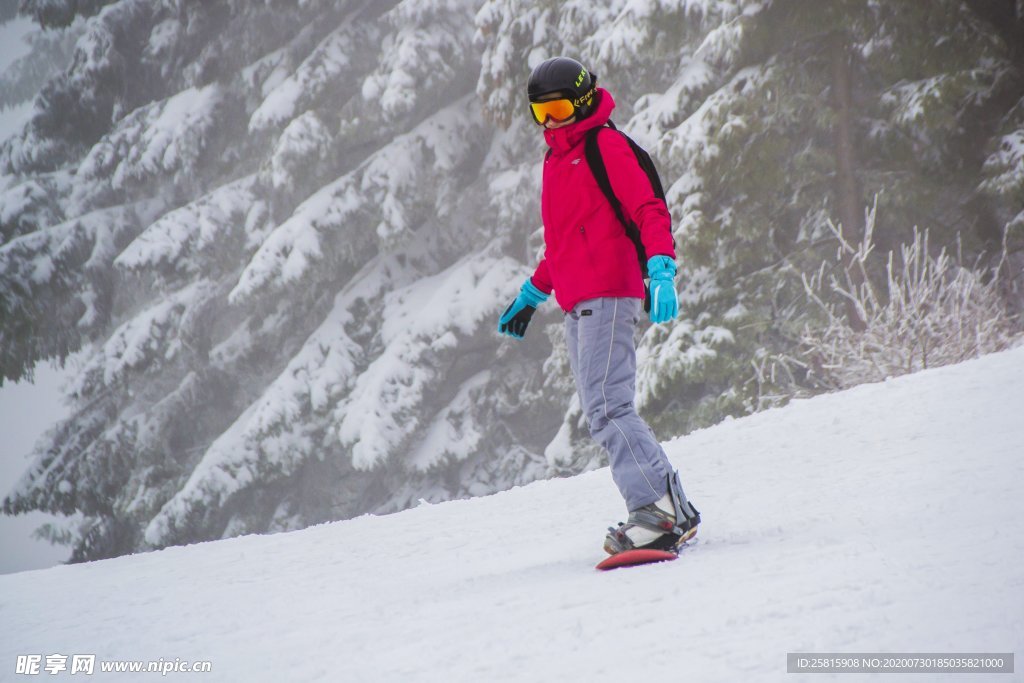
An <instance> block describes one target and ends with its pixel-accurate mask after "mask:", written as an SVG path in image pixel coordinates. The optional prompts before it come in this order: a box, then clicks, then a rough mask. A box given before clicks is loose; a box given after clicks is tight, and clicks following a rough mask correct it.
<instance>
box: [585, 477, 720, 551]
mask: <svg viewBox="0 0 1024 683" xmlns="http://www.w3.org/2000/svg"><path fill="white" fill-rule="evenodd" d="M698 524H700V513H699V512H698V511H697V508H695V507H693V504H692V503H690V502H689V501H688V500H686V495H685V494H683V487H682V486H681V485H680V483H679V473H678V472H673V473H672V474H670V475H669V477H668V493H666V494H665V495H664V496H662V497H661V498H660V499H659V500H657V501H656V502H654V503H651V504H649V505H645V506H643V507H642V508H639V509H637V510H633V511H632V512H630V513H629V518H628V519H627V520H626V521H625V522H619V526H618V528H615V527H608V535H607V536H606V537H605V539H604V549H605V551H606V552H607V553H608V554H609V555H616V554H618V553H621V552H624V551H626V550H636V549H639V548H644V549H652V550H667V551H669V552H675V551H676V550H678V549H679V547H680V546H681V545H682V544H684V543H686V542H687V541H688V540H690V539H691V538H693V537H694V536H696V535H697V525H698Z"/></svg>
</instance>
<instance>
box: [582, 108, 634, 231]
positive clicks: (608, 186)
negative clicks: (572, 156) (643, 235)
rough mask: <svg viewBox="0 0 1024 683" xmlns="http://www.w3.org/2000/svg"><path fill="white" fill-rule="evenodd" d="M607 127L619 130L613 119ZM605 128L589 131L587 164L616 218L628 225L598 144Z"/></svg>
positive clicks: (586, 146) (586, 144)
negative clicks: (598, 139) (598, 138)
mask: <svg viewBox="0 0 1024 683" xmlns="http://www.w3.org/2000/svg"><path fill="white" fill-rule="evenodd" d="M607 127H608V128H611V129H612V130H615V131H617V130H618V129H617V128H616V127H615V124H614V123H612V122H611V121H609V122H608V126H607ZM604 128H605V126H601V127H599V128H594V129H593V130H590V131H588V132H587V139H586V142H585V143H584V147H583V150H584V155H585V156H586V157H587V165H588V166H590V172H591V173H592V174H593V175H594V180H596V181H597V186H598V187H599V188H601V192H602V193H603V194H604V196H605V197H606V198H607V199H608V203H609V204H611V205H612V210H614V211H615V216H616V218H618V219H619V222H620V223H622V224H623V225H624V226H628V225H629V221H627V220H626V215H625V214H624V213H623V211H622V203H621V202H620V201H619V198H618V197H616V196H615V191H614V190H612V181H611V180H609V178H608V168H607V167H606V166H605V165H604V158H603V157H602V156H601V148H600V147H598V145H597V136H598V135H599V134H600V133H601V131H602V130H603V129H604Z"/></svg>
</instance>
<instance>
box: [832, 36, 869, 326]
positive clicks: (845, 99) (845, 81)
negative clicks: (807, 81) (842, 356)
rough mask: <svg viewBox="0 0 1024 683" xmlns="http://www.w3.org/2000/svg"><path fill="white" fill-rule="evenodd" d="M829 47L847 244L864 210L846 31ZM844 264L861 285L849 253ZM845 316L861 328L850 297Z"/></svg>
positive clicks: (855, 239) (856, 237) (858, 235)
mask: <svg viewBox="0 0 1024 683" xmlns="http://www.w3.org/2000/svg"><path fill="white" fill-rule="evenodd" d="M829 50H830V57H831V63H832V100H833V102H832V106H833V107H834V108H835V111H836V124H835V128H834V130H833V138H834V144H835V155H836V187H835V193H836V197H837V199H838V202H837V203H838V209H839V221H840V223H841V224H842V228H843V236H844V237H845V238H846V240H847V241H848V242H849V243H850V244H859V243H860V240H861V239H862V237H863V235H864V210H863V204H862V201H861V192H860V186H859V184H858V182H857V175H856V168H857V160H856V156H855V154H854V146H853V96H852V93H851V90H852V89H851V85H850V51H849V46H848V39H847V37H846V35H845V34H843V33H841V32H836V33H834V34H832V37H831V40H830V45H829ZM843 265H844V266H845V268H846V271H847V272H848V273H849V274H850V275H851V277H852V278H853V285H854V286H856V287H860V285H862V284H863V278H862V277H861V272H860V270H859V269H858V268H856V267H854V265H853V261H852V255H850V254H847V255H845V256H844V261H843ZM846 317H847V318H848V319H849V321H850V325H851V326H852V327H853V328H854V329H855V330H858V331H860V330H863V329H864V321H863V320H861V317H860V315H859V314H858V313H857V310H856V308H855V307H854V306H853V304H852V303H851V302H850V301H847V302H846Z"/></svg>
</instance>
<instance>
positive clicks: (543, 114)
mask: <svg viewBox="0 0 1024 683" xmlns="http://www.w3.org/2000/svg"><path fill="white" fill-rule="evenodd" d="M594 90H595V88H591V89H590V91H589V92H587V94H585V95H583V96H582V97H580V98H578V99H576V100H570V99H569V98H568V97H563V98H562V99H558V100H547V101H545V102H530V113H532V114H533V120H534V121H536V123H537V125H538V126H543V125H544V123H545V122H546V121H547V120H548V119H549V118H550V119H551V120H552V121H554V122H555V123H561V122H562V121H568V120H569V119H571V118H572V117H573V116H575V115H576V110H577V109H579V107H580V105H582V104H584V103H585V102H589V101H590V99H591V98H592V97H593V96H594Z"/></svg>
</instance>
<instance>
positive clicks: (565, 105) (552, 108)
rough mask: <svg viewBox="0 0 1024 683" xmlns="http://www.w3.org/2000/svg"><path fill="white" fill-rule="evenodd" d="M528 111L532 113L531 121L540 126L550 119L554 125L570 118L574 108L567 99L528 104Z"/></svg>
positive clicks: (574, 111) (574, 110)
mask: <svg viewBox="0 0 1024 683" xmlns="http://www.w3.org/2000/svg"><path fill="white" fill-rule="evenodd" d="M530 111H531V112H533V120H534V121H536V122H537V123H538V124H540V125H544V122H545V121H547V120H548V117H549V116H550V117H551V120H553V121H555V122H556V123H561V122H562V121H565V120H566V119H569V118H572V116H573V114H575V113H576V107H574V106H572V102H571V101H569V100H567V99H562V100H548V101H547V102H530Z"/></svg>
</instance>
